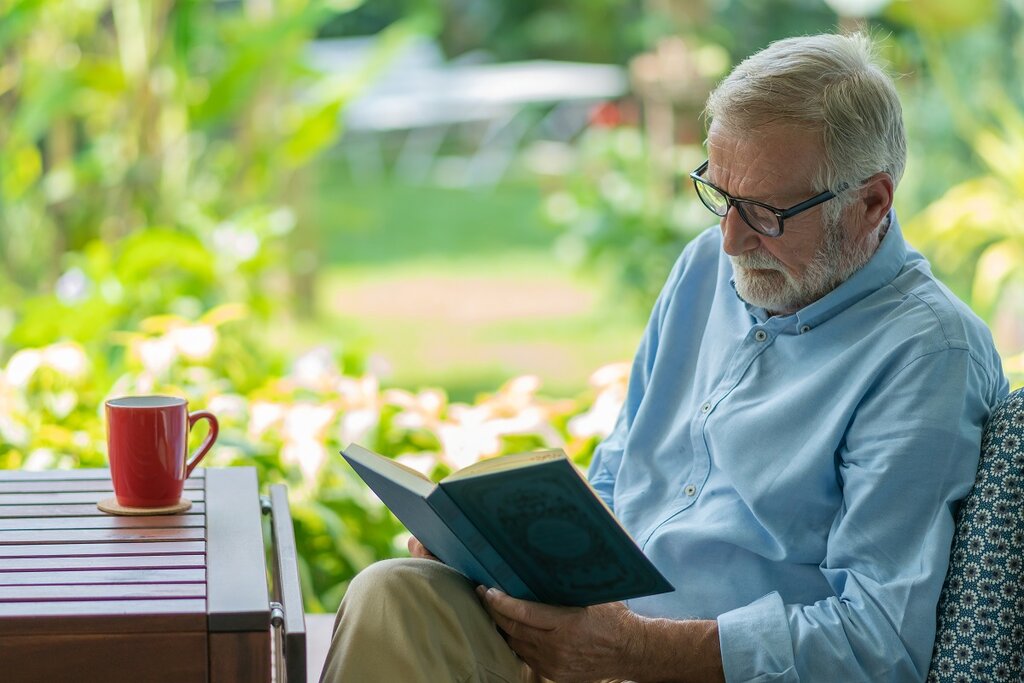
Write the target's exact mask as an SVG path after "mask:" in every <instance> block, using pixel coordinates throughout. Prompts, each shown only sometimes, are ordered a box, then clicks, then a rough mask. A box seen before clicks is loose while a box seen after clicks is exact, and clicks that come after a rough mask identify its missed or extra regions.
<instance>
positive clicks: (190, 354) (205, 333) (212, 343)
mask: <svg viewBox="0 0 1024 683" xmlns="http://www.w3.org/2000/svg"><path fill="white" fill-rule="evenodd" d="M167 338H168V340H169V341H170V343H171V344H173V345H174V349H175V350H176V351H177V352H178V353H180V354H181V355H182V356H184V357H185V358H188V359H189V360H195V361H202V360H206V359H207V358H209V357H210V356H212V355H213V351H214V349H215V348H217V330H215V329H214V328H213V327H211V326H210V325H188V326H184V327H176V328H174V329H173V330H171V331H170V332H168V333H167Z"/></svg>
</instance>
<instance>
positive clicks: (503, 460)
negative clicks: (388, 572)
mask: <svg viewBox="0 0 1024 683" xmlns="http://www.w3.org/2000/svg"><path fill="white" fill-rule="evenodd" d="M341 454H342V456H344V458H345V459H346V460H347V461H348V462H349V463H350V464H351V465H352V468H353V469H354V470H355V471H356V473H357V474H358V475H359V476H360V477H362V478H363V481H365V482H366V483H367V484H368V485H369V487H370V488H371V489H373V491H374V492H375V493H376V494H377V496H378V497H379V498H380V499H381V500H382V501H384V504H385V505H387V506H388V508H390V509H391V511H392V512H393V513H395V516H396V517H398V519H399V520H401V521H402V523H403V524H405V526H406V528H407V529H409V531H410V532H411V533H412V534H413V535H414V536H415V537H416V538H418V539H419V540H420V542H421V543H423V545H424V546H426V547H427V548H428V549H429V550H430V552H432V553H434V555H436V556H437V557H438V558H439V559H440V560H441V561H442V562H444V563H445V564H447V565H449V566H450V567H453V568H454V569H456V570H458V571H459V572H461V573H462V574H464V575H465V576H467V577H468V578H469V579H471V580H472V581H475V582H477V583H481V584H484V585H485V586H496V587H498V588H500V589H501V590H503V591H505V592H506V593H508V594H509V595H511V596H513V597H516V598H522V599H525V600H534V601H538V602H545V603H548V604H555V605H576V606H586V605H594V604H597V603H602V602H613V601H616V600H625V599H627V598H635V597H641V596H644V595H653V594H655V593H666V592H668V591H671V590H673V588H672V585H671V584H670V583H669V582H668V581H667V580H666V579H665V577H664V576H662V575H661V573H660V572H659V571H658V570H657V569H655V567H654V565H652V564H651V562H650V560H648V559H647V558H646V557H644V554H643V552H641V550H640V549H639V548H638V547H637V546H636V543H634V542H633V540H632V539H631V538H630V537H629V534H628V533H627V532H626V530H625V529H623V528H622V526H621V525H620V524H619V522H618V521H617V520H616V519H615V517H613V516H612V514H611V512H610V511H609V510H608V508H607V506H606V505H605V504H604V502H603V501H602V500H601V499H600V498H599V497H598V496H597V494H596V493H595V492H594V490H593V489H592V488H591V487H590V484H588V483H587V480H586V479H585V478H584V477H583V476H582V475H581V474H580V472H579V471H578V470H577V469H576V467H575V466H574V465H573V464H572V463H571V462H570V461H569V459H568V458H567V457H566V456H565V454H564V453H563V452H562V451H560V450H551V451H538V452H535V453H520V454H516V455H506V456H502V457H499V458H493V459H490V460H484V461H481V462H479V463H476V464H475V465H471V466H470V467H466V468H465V469H462V470H459V471H458V472H455V473H454V474H451V475H449V476H448V477H446V478H445V479H443V480H442V481H441V482H440V483H438V484H434V483H433V482H431V481H430V480H429V479H427V478H426V477H424V476H423V475H422V474H420V473H419V472H417V471H416V470H413V469H412V468H409V467H405V466H404V465H402V464H400V463H398V462H396V461H394V460H392V459H390V458H386V457H384V456H382V455H378V454H377V453H373V452H372V451H368V450H366V449H365V448H362V447H361V446H358V445H356V444H351V445H349V446H348V448H345V449H344V450H343V451H342V453H341Z"/></svg>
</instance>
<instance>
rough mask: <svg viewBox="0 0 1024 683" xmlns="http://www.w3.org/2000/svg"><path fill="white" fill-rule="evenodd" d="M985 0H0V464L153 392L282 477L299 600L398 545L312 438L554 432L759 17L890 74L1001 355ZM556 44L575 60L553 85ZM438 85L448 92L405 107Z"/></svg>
mask: <svg viewBox="0 0 1024 683" xmlns="http://www.w3.org/2000/svg"><path fill="white" fill-rule="evenodd" d="M1021 13H1022V6H1021V4H1020V3H1019V2H1016V1H1015V0H982V1H979V2H974V3H970V4H963V3H948V2H943V1H942V0H871V1H869V0H828V2H824V1H820V0H716V1H715V2H711V1H710V0H647V1H645V2H641V1H639V0H599V1H595V0H557V1H555V2H549V1H546V2H540V0H529V1H516V2H513V1H512V0H377V1H375V2H371V3H365V4H361V3H359V2H358V0H246V1H243V2H239V1H233V0H219V1H217V2H203V1H200V0H178V1H176V2H172V1H171V0H145V1H143V0H74V1H68V0H0V55H2V58H0V59H2V61H0V467H4V468H51V467H101V466H103V465H104V464H105V443H104V433H103V424H102V419H101V417H102V410H101V408H102V402H103V400H104V399H105V398H106V397H108V396H111V395H116V394H128V393H150V392H160V393H175V394H180V395H183V396H186V397H188V398H189V400H190V402H191V404H192V405H193V406H194V407H196V408H200V407H203V408H209V409H211V410H213V411H214V412H215V413H216V414H217V415H218V416H219V417H220V418H221V421H222V425H223V426H222V432H221V437H220V440H219V441H218V446H217V448H215V449H214V451H213V452H212V453H211V456H210V457H209V461H208V462H209V463H210V464H211V465H215V466H226V465H252V466H255V467H257V468H258V470H259V476H260V481H261V483H263V484H264V485H266V484H269V483H273V482H276V481H284V482H287V483H288V484H289V487H290V497H291V502H292V505H293V510H294V515H295V520H296V531H297V540H298V543H299V547H300V554H301V558H302V568H303V572H304V582H305V584H306V585H305V588H306V590H307V595H306V598H307V605H308V606H309V608H310V609H311V610H314V611H316V610H328V611H329V610H333V609H334V608H335V607H336V605H337V603H338V600H339V599H340V597H341V595H342V593H343V592H344V589H345V586H346V585H347V581H348V579H349V578H350V577H351V576H352V575H353V574H354V573H355V572H356V571H358V569H360V568H361V567H363V566H365V565H366V564H368V563H369V562H371V561H373V560H375V559H379V558H383V557H389V556H392V555H395V554H401V553H403V552H404V537H403V532H402V529H401V527H400V525H398V523H397V522H396V521H395V520H394V518H393V517H391V516H390V514H388V513H387V512H386V510H384V509H383V508H382V507H381V505H380V504H379V502H378V501H376V500H375V499H374V498H373V497H372V495H371V494H370V493H368V491H367V490H366V489H365V488H364V487H363V486H362V485H361V484H359V483H358V481H357V480H356V479H355V477H354V475H353V474H352V473H351V471H350V470H348V468H347V467H345V466H343V465H342V463H341V461H340V459H339V458H338V457H337V455H336V451H337V450H338V449H339V448H340V447H342V446H344V445H345V444H347V443H348V442H350V441H360V442H361V443H364V444H366V445H367V446H369V447H371V448H375V449H376V450H379V451H380V452H382V453H386V454H388V455H390V456H394V457H397V458H400V459H401V460H402V461H403V462H405V463H407V464H409V465H410V466H413V467H415V468H417V469H420V470H421V471H423V472H425V473H427V474H429V475H430V476H432V477H434V478H438V477H441V476H443V475H444V474H445V473H447V472H449V471H451V470H453V469H457V468H459V467H462V466H464V465H466V464H469V463H470V462H473V461H475V460H477V459H479V458H481V457H488V456H492V455H497V454H500V453H505V452H512V451H517V450H523V449H528V448H534V447H542V446H543V447H547V446H558V447H562V448H565V449H566V451H567V452H568V453H569V454H570V455H571V456H572V457H573V458H574V459H575V460H576V461H577V462H578V463H579V464H580V465H581V466H583V465H585V464H586V463H587V461H588V459H589V457H590V455H591V453H592V452H593V448H594V447H595V445H596V443H597V442H598V441H599V439H600V438H601V437H602V436H603V435H604V434H606V433H607V432H608V430H609V429H610V428H611V425H612V423H613V421H614V418H615V415H616V413H617V411H618V407H619V405H620V404H621V401H622V397H623V394H624V390H625V383H626V381H627V374H628V365H626V364H624V363H623V362H622V361H624V360H625V359H628V358H629V356H630V354H631V351H632V347H633V346H634V345H635V343H636V341H637V340H638V338H639V335H640V332H641V330H642V326H643V321H644V319H645V317H646V314H647V311H648V310H649V307H650V305H651V303H652V301H653V299H654V297H655V296H656V295H657V292H658V289H659V288H660V286H661V284H662V282H663V280H664V278H665V275H666V274H667V272H668V269H669V267H670V266H671V263H672V262H673V260H674V259H675V258H676V256H677V255H678V253H679V251H680V250H681V249H682V247H683V246H684V245H685V244H686V242H687V241H688V240H689V239H691V238H692V237H693V236H694V235H696V234H697V233H699V232H700V231H701V230H703V229H704V228H706V227H708V226H709V225H711V224H712V222H713V221H712V220H709V219H710V214H708V213H707V212H706V211H705V210H704V209H703V207H702V206H701V205H700V204H699V203H698V202H697V201H696V199H695V198H694V196H693V194H692V191H691V189H690V184H689V179H688V176H687V174H688V173H689V171H690V170H692V169H693V168H694V167H696V166H697V164H698V163H699V162H700V161H701V160H702V159H703V155H704V153H703V151H702V141H703V137H704V129H703V124H702V121H701V119H700V111H701V108H702V106H703V101H704V98H705V97H706V95H707V93H708V92H709V91H710V89H711V88H712V87H713V85H714V83H715V82H716V81H717V79H719V78H720V77H721V76H722V75H723V74H724V73H726V72H727V71H728V69H729V68H730V66H731V65H732V64H734V63H736V62H737V61H739V60H740V59H742V58H744V57H745V56H747V55H748V54H749V53H751V52H753V51H754V50H756V49H758V48H760V47H762V46H764V45H765V44H767V43H768V42H769V41H771V40H773V39H776V38H781V37H784V36H788V35H794V34H800V33H810V32H816V31H825V30H830V29H832V28H834V27H835V25H836V24H837V23H838V24H839V25H840V26H842V27H844V28H855V27H858V26H867V27H868V28H869V29H871V30H873V31H875V32H876V33H877V35H878V37H879V39H880V43H881V49H882V52H883V56H884V57H885V58H886V59H887V60H888V61H889V62H890V63H891V64H892V66H893V71H894V72H895V73H897V74H899V78H898V87H899V88H900V89H901V91H902V95H903V101H904V104H905V109H906V119H907V123H908V132H909V135H910V138H911V158H910V163H909V166H908V170H907V174H906V176H905V179H904V182H903V183H902V185H901V188H900V191H899V192H898V194H897V208H898V210H899V213H900V216H901V219H902V222H903V223H904V224H905V226H906V228H907V232H908V235H909V236H910V239H911V241H912V242H913V243H914V244H915V245H917V246H918V247H919V248H921V249H923V250H924V251H925V252H926V253H927V255H928V256H929V257H930V258H931V260H932V263H933V267H934V268H935V270H936V271H937V272H938V273H939V275H940V276H941V277H942V278H943V280H944V281H946V282H947V283H948V284H949V285H950V286H951V287H952V288H953V289H954V291H956V292H957V294H958V295H960V296H961V297H962V298H964V300H965V301H967V302H968V303H969V304H971V305H972V306H973V307H974V309H975V310H976V311H977V312H978V313H979V315H981V316H982V317H984V318H985V319H986V320H987V321H988V322H989V323H990V325H991V326H992V328H993V331H994V333H995V336H996V340H997V344H998V345H999V347H1000V350H1001V351H1002V353H1003V356H1004V358H1005V359H1006V367H1007V371H1008V372H1009V373H1010V374H1011V378H1012V380H1013V383H1014V384H1015V385H1019V384H1021V382H1022V381H1024V356H1022V355H1021V354H1022V350H1024V325H1022V322H1021V321H1022V320H1024V281H1022V278H1021V273H1024V268H1022V267H1021V266H1022V260H1024V243H1022V233H1021V231H1020V230H1018V229H1017V228H1016V227H1015V226H1016V224H1017V222H1016V220H1015V219H1016V217H1017V216H1018V215H1020V209H1021V208H1024V207H1022V202H1021V197H1022V196H1024V165H1022V161H1021V159H1024V113H1022V112H1024V102H1022V97H1024V93H1022V90H1021V86H1020V84H1021V82H1022V80H1021V76H1022V75H1021V73H1020V66H1019V65H1020V64H1021V63H1024V61H1022V59H1021V58H1022V57H1024V38H1022V32H1021V22H1022V14H1021ZM356 53H357V54H358V58H352V57H351V55H352V54H356ZM537 60H571V63H570V64H567V63H566V62H564V61H560V62H558V63H554V62H548V61H545V62H539V61H537ZM595 63H598V64H595ZM594 66H597V67H598V68H597V70H593V69H590V68H589V67H594ZM340 67H344V68H340ZM564 68H571V69H572V70H571V71H567V72H565V73H571V74H573V76H572V77H571V78H569V80H564V78H563V80H562V81H560V82H559V83H560V85H559V88H556V89H555V90H556V92H555V94H554V95H551V94H550V93H549V94H543V95H535V96H534V100H532V101H530V102H525V100H523V101H518V100H517V101H515V102H514V103H513V104H514V106H511V108H508V109H499V108H494V106H492V105H493V104H494V101H497V100H501V101H502V102H504V103H506V104H508V103H509V102H511V100H512V99H513V96H517V95H515V93H516V92H518V91H519V90H518V89H520V88H522V87H523V85H522V83H521V82H520V81H518V80H513V78H512V76H511V75H510V74H512V73H513V72H514V69H522V70H525V71H524V72H525V73H527V78H526V80H527V81H530V80H531V79H532V80H533V81H534V83H533V85H534V86H536V85H537V83H536V82H537V81H538V80H539V77H538V76H537V74H541V75H546V74H554V73H562V72H561V71H559V69H564ZM577 76H578V77H577ZM473 78H476V80H473ZM573 79H576V80H573ZM580 79H583V80H585V81H587V82H592V83H595V84H598V85H599V86H600V87H598V88H596V89H594V90H592V91H590V92H589V93H585V94H578V95H572V94H571V93H570V91H571V90H572V88H574V87H576V86H577V85H579V84H580V83H581V82H583V80H580ZM964 84H969V85H966V86H965V85H964ZM470 86H472V87H470ZM484 86H489V89H488V88H487V87H484ZM570 86H572V87H570ZM459 87H462V88H464V90H465V92H455V93H450V92H448V91H447V90H451V89H455V90H458V88H459ZM446 89H447V90H446ZM602 93H604V94H602ZM413 94H417V98H418V99H414V100H410V101H414V102H415V103H416V107H415V108H414V109H412V110H405V111H400V112H398V113H399V114H402V115H403V116H404V117H405V118H404V119H402V117H399V119H401V120H402V121H404V123H403V122H399V123H394V122H391V121H392V119H391V118H389V117H390V116H391V114H392V113H394V111H393V110H394V108H393V107H392V108H391V109H388V108H387V107H383V106H384V105H389V103H390V104H391V105H393V104H394V102H395V101H396V100H395V99H394V98H401V97H406V98H407V100H408V98H409V97H410V96H411V95H413ZM443 96H461V97H463V98H464V99H463V100H451V101H448V104H447V105H446V106H447V109H446V110H445V111H444V112H443V114H444V116H446V117H448V119H445V120H444V121H440V120H424V119H423V117H424V116H426V115H427V114H431V115H432V114H433V112H434V110H433V109H432V108H433V107H435V105H437V104H438V101H439V100H438V98H442V97H443ZM471 97H477V98H478V99H479V101H476V100H472V99H469V98H471ZM488 98H492V100H493V98H497V100H494V101H492V100H489V99H488ZM501 98H504V99H501ZM574 98H575V99H574ZM373 102H376V103H377V104H379V105H381V107H383V108H378V109H374V110H373V116H370V117H366V116H363V118H360V117H359V116H357V114H360V113H361V112H362V113H363V114H365V112H367V111H369V110H368V109H367V105H368V104H370V103H373ZM453 102H454V104H453ZM474 102H476V104H473V103H474ZM467 103H468V104H467ZM471 104H472V105H473V106H470V105H471ZM361 107H362V109H361ZM416 117H419V119H417V118H416ZM417 121H418V122H417ZM389 122H390V123H389ZM410 122H412V123H410ZM594 368H599V369H598V370H597V371H594ZM199 436H201V435H197V437H199Z"/></svg>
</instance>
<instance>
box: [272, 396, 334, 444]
mask: <svg viewBox="0 0 1024 683" xmlns="http://www.w3.org/2000/svg"><path fill="white" fill-rule="evenodd" d="M333 419H334V409H333V408H331V407H330V406H323V405H316V404H313V403H297V404H295V405H293V406H291V407H290V408H289V409H288V412H287V413H286V414H285V418H284V429H283V432H282V434H283V436H284V439H285V440H286V441H302V440H306V439H313V440H318V439H319V438H320V436H321V435H323V433H324V431H325V430H326V429H327V425H329V424H330V423H331V420H333Z"/></svg>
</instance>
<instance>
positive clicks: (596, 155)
mask: <svg viewBox="0 0 1024 683" xmlns="http://www.w3.org/2000/svg"><path fill="white" fill-rule="evenodd" d="M702 154H703V152H702V151H701V149H700V148H699V147H698V146H696V145H688V146H677V147H673V148H672V149H671V150H669V151H668V153H667V154H663V155H659V156H658V157H657V158H655V157H654V156H653V155H652V153H651V148H650V142H649V140H648V139H647V138H646V137H645V136H644V134H643V133H642V132H641V131H640V130H638V129H637V128H635V127H632V126H617V127H603V126H595V127H592V128H590V129H588V130H587V131H586V132H585V133H584V135H583V137H582V138H581V139H580V140H579V143H578V146H577V149H576V153H575V155H574V167H573V168H572V170H571V171H570V172H569V173H567V174H566V175H565V176H564V178H562V179H561V180H560V182H558V183H557V184H556V183H554V182H552V183H551V184H550V187H549V190H550V193H549V195H548V197H547V201H546V205H545V213H546V217H547V218H548V220H549V221H551V223H552V224H554V225H555V226H556V227H558V228H559V229H561V230H562V231H563V236H562V238H561V242H560V244H559V253H560V254H562V255H563V256H564V257H565V258H566V259H567V260H569V261H570V262H573V263H576V264H578V265H584V266H587V267H598V268H600V269H608V270H609V271H610V272H612V273H614V274H615V277H616V282H615V285H614V288H615V291H616V293H617V294H616V295H617V296H619V297H624V298H626V299H629V300H631V301H632V302H633V303H635V305H636V308H637V310H640V311H644V312H646V311H648V310H649V309H650V306H651V305H652V304H653V302H654V299H655V297H657V295H658V292H659V291H660V289H661V286H662V285H663V284H664V282H665V278H666V277H667V276H668V272H669V269H670V268H671V267H672V263H673V262H674V261H675V260H676V258H678V256H679V253H680V251H682V248H683V247H684V246H685V245H686V243H687V242H688V241H689V240H690V239H692V238H693V237H694V236H696V235H697V234H698V233H699V232H700V231H701V230H703V229H704V228H707V227H708V226H709V225H711V224H712V223H713V222H714V216H713V215H712V214H711V213H710V212H708V210H707V209H706V208H704V206H703V205H702V204H701V203H700V200H698V199H697V197H696V195H695V194H693V193H692V192H691V191H690V184H691V183H690V179H689V172H690V171H692V170H693V169H694V168H696V167H697V166H698V165H699V164H700V162H701V161H702V160H703V156H702ZM666 157H667V160H666Z"/></svg>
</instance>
